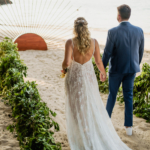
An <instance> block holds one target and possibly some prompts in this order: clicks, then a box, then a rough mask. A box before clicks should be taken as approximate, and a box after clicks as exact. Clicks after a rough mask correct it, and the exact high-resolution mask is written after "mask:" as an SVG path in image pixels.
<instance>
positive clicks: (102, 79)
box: [100, 73, 107, 82]
mask: <svg viewBox="0 0 150 150" xmlns="http://www.w3.org/2000/svg"><path fill="white" fill-rule="evenodd" d="M106 78H107V76H106V74H102V73H100V80H101V81H102V82H104V81H105V80H106Z"/></svg>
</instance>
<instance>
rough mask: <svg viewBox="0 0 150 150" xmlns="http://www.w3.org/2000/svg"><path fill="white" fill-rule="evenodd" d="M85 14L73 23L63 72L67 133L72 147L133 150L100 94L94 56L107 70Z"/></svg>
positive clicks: (86, 149) (100, 65)
mask: <svg viewBox="0 0 150 150" xmlns="http://www.w3.org/2000/svg"><path fill="white" fill-rule="evenodd" d="M87 25H88V23H87V21H86V20H85V19H84V18H83V17H79V18H77V19H76V20H75V22H74V35H75V37H74V38H73V39H69V40H67V42H66V45H65V58H64V61H63V64H62V68H63V72H64V73H66V68H69V69H68V71H67V74H66V78H65V90H66V121H67V136H68V141H69V144H70V147H71V150H131V149H130V148H128V147H127V146H126V145H125V144H124V143H123V142H122V141H121V139H120V138H119V136H118V135H117V133H116V131H115V129H114V127H113V124H112V122H111V119H110V118H109V116H108V113H107V111H106V109H105V106H104V104H103V102H102V99H101V97H100V93H99V88H98V83H97V79H96V75H95V72H94V68H93V64H92V57H93V56H94V58H95V62H96V65H97V67H98V69H99V70H100V72H101V76H100V78H101V81H105V80H106V72H105V69H104V66H103V63H102V60H101V57H100V50H99V44H98V42H97V40H95V39H92V38H91V37H90V33H89V30H88V26H87Z"/></svg>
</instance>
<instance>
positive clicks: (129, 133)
mask: <svg viewBox="0 0 150 150" xmlns="http://www.w3.org/2000/svg"><path fill="white" fill-rule="evenodd" d="M125 130H126V134H127V135H132V127H128V128H126V127H125Z"/></svg>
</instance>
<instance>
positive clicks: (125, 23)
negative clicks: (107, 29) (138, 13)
mask: <svg viewBox="0 0 150 150" xmlns="http://www.w3.org/2000/svg"><path fill="white" fill-rule="evenodd" d="M129 24H130V22H129V21H121V22H120V24H119V25H129Z"/></svg>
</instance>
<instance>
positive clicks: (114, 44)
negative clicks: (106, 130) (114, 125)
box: [100, 5, 144, 135]
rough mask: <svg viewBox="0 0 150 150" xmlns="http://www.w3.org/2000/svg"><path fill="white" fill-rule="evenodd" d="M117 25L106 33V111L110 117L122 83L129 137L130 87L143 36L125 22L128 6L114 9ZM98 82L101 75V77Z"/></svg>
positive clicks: (128, 15)
mask: <svg viewBox="0 0 150 150" xmlns="http://www.w3.org/2000/svg"><path fill="white" fill-rule="evenodd" d="M117 9H118V16H117V20H118V22H119V23H120V24H119V26H117V27H115V28H112V29H110V30H109V31H108V37H107V43H106V46H105V49H104V54H103V58H102V61H103V64H104V67H105V68H106V66H107V64H108V61H109V96H108V100H107V105H106V109H107V112H108V114H109V116H110V117H111V114H112V111H113V108H114V105H115V101H116V95H117V92H118V89H119V87H120V84H121V83H122V87H123V95H124V102H125V123H124V126H125V129H126V133H127V135H132V126H133V85H134V78H135V76H136V72H140V63H141V60H142V56H143V52H144V35H143V31H142V29H141V28H139V27H137V26H133V25H132V24H130V23H129V22H128V20H129V18H130V15H131V8H130V7H129V6H128V5H121V6H119V7H117ZM100 77H101V80H103V79H102V75H100Z"/></svg>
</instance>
